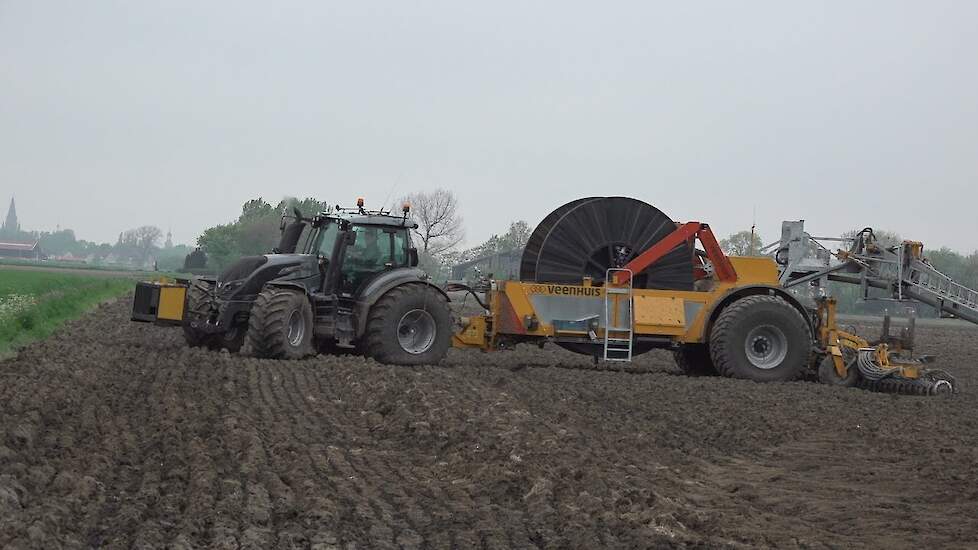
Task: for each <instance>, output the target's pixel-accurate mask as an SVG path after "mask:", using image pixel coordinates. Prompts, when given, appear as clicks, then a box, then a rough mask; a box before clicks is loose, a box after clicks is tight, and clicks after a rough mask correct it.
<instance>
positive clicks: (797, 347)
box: [710, 295, 812, 382]
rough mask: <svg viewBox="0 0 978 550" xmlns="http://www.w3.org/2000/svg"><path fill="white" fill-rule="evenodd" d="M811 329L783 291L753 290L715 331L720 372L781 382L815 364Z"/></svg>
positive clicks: (714, 345) (722, 317)
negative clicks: (754, 293) (760, 292)
mask: <svg viewBox="0 0 978 550" xmlns="http://www.w3.org/2000/svg"><path fill="white" fill-rule="evenodd" d="M811 348H812V337H811V331H810V330H809V327H808V323H807V322H806V321H805V318H804V317H802V316H801V313H799V312H798V310H796V309H795V308H794V307H792V306H791V304H789V303H788V302H786V301H785V300H784V299H782V298H779V297H777V296H768V295H764V296H748V297H746V298H741V299H740V300H737V301H736V302H734V303H732V304H730V305H728V306H727V307H726V308H724V309H723V311H721V312H720V316H719V317H717V320H716V322H715V323H714V324H713V329H712V331H711V333H710V356H711V357H712V358H713V364H714V365H716V369H717V372H719V373H720V374H722V375H723V376H727V377H730V378H743V379H746V380H754V381H756V382H780V381H787V380H794V379H796V378H798V377H799V376H800V375H801V374H802V373H803V372H804V370H805V367H806V365H808V364H809V361H810V354H811Z"/></svg>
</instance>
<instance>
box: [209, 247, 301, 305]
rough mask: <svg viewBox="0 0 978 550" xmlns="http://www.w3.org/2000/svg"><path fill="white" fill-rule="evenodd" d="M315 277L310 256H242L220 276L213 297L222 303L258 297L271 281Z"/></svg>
mask: <svg viewBox="0 0 978 550" xmlns="http://www.w3.org/2000/svg"><path fill="white" fill-rule="evenodd" d="M318 275H319V267H318V263H317V260H316V256H314V255H311V254H267V255H264V256H245V257H243V258H241V259H239V260H238V261H236V262H234V263H233V264H231V265H230V266H228V267H227V269H225V270H224V271H223V272H222V273H221V275H220V277H219V278H218V283H217V293H218V296H220V297H221V298H225V299H228V298H243V297H245V296H251V295H255V294H258V293H259V292H261V289H262V287H263V286H265V284H266V283H268V282H270V281H273V280H300V279H309V278H310V277H316V276H318Z"/></svg>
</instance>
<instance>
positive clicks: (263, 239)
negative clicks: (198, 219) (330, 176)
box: [197, 197, 324, 270]
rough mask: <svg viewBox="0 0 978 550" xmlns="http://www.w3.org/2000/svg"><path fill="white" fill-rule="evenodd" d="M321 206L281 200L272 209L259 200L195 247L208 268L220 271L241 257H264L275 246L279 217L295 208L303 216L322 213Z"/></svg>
mask: <svg viewBox="0 0 978 550" xmlns="http://www.w3.org/2000/svg"><path fill="white" fill-rule="evenodd" d="M323 206H324V203H323V202H322V201H320V200H318V199H315V198H305V199H301V200H300V199H297V198H295V197H285V198H283V199H282V200H281V201H279V202H278V203H277V204H276V205H275V206H272V205H271V203H269V202H268V201H266V200H265V199H264V198H262V197H258V198H257V199H252V200H250V201H248V202H246V203H244V204H243V205H242V206H241V215H240V216H238V219H237V220H235V221H233V222H231V223H229V224H223V225H216V226H214V227H210V228H208V229H206V230H204V233H203V234H201V235H200V237H198V238H197V244H198V246H200V247H201V248H202V249H203V250H204V252H206V253H207V256H208V266H209V267H211V268H214V269H218V270H219V269H223V268H225V267H227V266H228V265H230V264H231V263H233V262H234V261H235V260H237V259H238V258H240V257H242V256H254V255H259V254H268V253H269V252H271V251H272V249H273V248H275V246H276V245H277V244H278V241H279V237H280V235H281V233H280V227H281V221H282V214H284V213H285V214H289V213H291V211H292V209H293V208H298V209H299V211H300V212H301V213H302V215H303V216H309V217H311V216H313V215H315V214H317V213H319V212H321V211H322V210H323Z"/></svg>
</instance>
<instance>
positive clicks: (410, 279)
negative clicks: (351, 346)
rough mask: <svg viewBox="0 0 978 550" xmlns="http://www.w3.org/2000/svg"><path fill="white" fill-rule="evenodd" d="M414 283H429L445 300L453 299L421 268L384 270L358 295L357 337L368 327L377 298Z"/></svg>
mask: <svg viewBox="0 0 978 550" xmlns="http://www.w3.org/2000/svg"><path fill="white" fill-rule="evenodd" d="M412 283H421V284H424V285H428V286H429V287H431V288H434V289H435V290H437V291H438V292H439V293H441V295H442V296H444V297H445V300H447V301H449V302H450V301H451V299H450V298H449V297H448V293H446V292H445V290H444V289H443V288H441V287H440V286H438V285H436V284H433V283H432V282H431V281H429V280H428V275H427V274H426V273H425V272H424V271H421V270H420V269H416V268H412V267H403V268H398V269H393V270H391V271H384V272H383V273H381V274H379V275H377V276H376V277H374V278H373V279H371V280H370V281H369V282H368V283H367V284H366V285H365V286H364V287H363V289H362V290H361V291H360V292H359V295H358V296H357V301H356V305H355V306H354V309H353V318H354V320H355V321H354V322H355V323H356V331H357V332H356V334H357V337H360V336H361V335H362V334H363V332H364V331H365V330H366V329H367V317H368V315H369V313H370V308H372V307H373V305H374V304H375V303H377V300H380V298H381V296H383V295H384V294H387V293H388V292H390V291H391V290H393V289H394V288H396V287H399V286H401V285H406V284H412Z"/></svg>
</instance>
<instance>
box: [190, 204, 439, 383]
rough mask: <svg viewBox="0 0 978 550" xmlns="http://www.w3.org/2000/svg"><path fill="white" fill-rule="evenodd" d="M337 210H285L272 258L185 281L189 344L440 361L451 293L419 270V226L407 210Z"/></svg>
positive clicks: (260, 353) (295, 354)
mask: <svg viewBox="0 0 978 550" xmlns="http://www.w3.org/2000/svg"><path fill="white" fill-rule="evenodd" d="M358 205H359V206H358V207H357V208H355V209H343V208H339V207H336V208H334V209H330V210H327V211H324V212H322V213H319V214H317V215H315V216H313V217H311V218H306V217H303V215H302V213H300V212H298V211H294V213H292V214H290V215H288V216H283V218H282V226H281V230H282V236H281V240H280V242H279V245H278V247H277V248H276V249H274V250H273V252H272V253H271V254H265V255H262V256H248V257H244V258H241V259H240V260H238V261H237V262H235V263H234V264H232V265H231V266H230V267H228V268H227V269H225V270H224V272H222V273H221V274H220V275H219V276H218V277H217V278H216V279H215V278H213V277H195V278H193V279H192V280H191V281H190V283H189V285H188V286H187V294H186V306H185V310H184V315H183V332H184V335H185V337H186V340H187V343H189V344H190V345H191V346H206V347H209V348H212V349H221V348H224V349H227V350H229V351H231V352H237V351H238V350H240V349H241V348H242V346H243V345H244V343H245V341H246V340H247V342H248V344H249V346H250V348H251V352H252V354H254V355H255V356H257V357H266V358H276V359H298V358H301V357H305V356H308V355H311V354H314V353H317V352H319V353H342V352H344V351H347V352H354V353H362V354H364V355H367V356H369V357H373V358H374V359H376V360H377V361H380V362H382V363H389V364H400V365H418V364H427V363H437V362H438V361H439V360H441V359H442V358H443V357H444V356H445V353H446V352H447V350H448V347H449V346H450V345H451V340H452V323H451V315H450V312H449V309H448V295H447V294H445V292H444V291H443V290H442V289H441V288H439V287H438V286H436V285H434V284H432V283H431V282H429V280H428V277H427V275H426V274H425V273H424V272H423V271H421V270H420V269H418V268H417V265H418V251H417V249H416V248H414V247H413V246H412V245H411V230H412V229H413V228H416V227H417V224H415V223H413V222H412V221H411V220H410V219H409V218H408V207H407V206H405V208H404V212H403V215H400V216H398V215H392V214H391V213H390V212H384V211H375V212H371V211H367V210H364V209H363V205H362V202H359V201H358Z"/></svg>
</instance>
